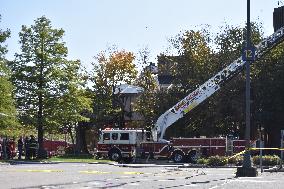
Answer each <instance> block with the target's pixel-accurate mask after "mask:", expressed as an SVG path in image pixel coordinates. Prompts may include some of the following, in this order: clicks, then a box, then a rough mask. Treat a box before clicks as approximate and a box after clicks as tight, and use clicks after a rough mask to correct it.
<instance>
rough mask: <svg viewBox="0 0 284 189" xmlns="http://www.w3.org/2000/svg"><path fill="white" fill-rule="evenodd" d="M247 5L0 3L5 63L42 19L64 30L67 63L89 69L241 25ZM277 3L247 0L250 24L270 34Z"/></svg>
mask: <svg viewBox="0 0 284 189" xmlns="http://www.w3.org/2000/svg"><path fill="white" fill-rule="evenodd" d="M246 2H247V0H203V1H201V0H0V14H1V15H2V21H1V23H0V28H1V29H5V28H9V29H10V30H11V32H12V35H11V38H10V39H8V40H7V44H8V49H9V53H8V54H7V58H8V59H13V55H14V54H15V52H19V44H18V39H19V38H18V33H19V32H20V29H21V26H22V25H28V26H30V25H31V24H33V23H34V20H35V19H36V18H38V17H41V16H43V15H45V16H46V17H47V18H49V19H50V20H51V22H52V25H53V27H55V28H63V29H64V30H65V36H64V38H63V40H64V41H65V42H66V44H67V47H68V49H69V58H70V59H80V60H81V61H82V62H83V65H85V66H86V67H90V62H92V61H93V56H95V55H96V54H98V52H100V51H102V50H105V49H107V47H109V46H112V45H116V46H117V47H118V49H125V50H128V51H132V52H134V53H137V52H138V51H139V49H142V48H144V47H146V46H147V47H148V48H149V50H150V53H151V58H150V60H151V61H153V62H155V59H156V57H157V55H158V54H160V53H162V52H165V50H166V48H167V47H168V46H169V43H168V41H167V39H168V38H170V37H173V36H174V35H176V34H178V33H179V32H180V31H182V30H190V29H196V27H197V28H198V26H200V25H205V24H209V25H211V29H212V32H213V33H214V32H217V31H218V28H219V27H220V26H224V25H225V23H227V24H230V25H235V26H237V25H240V26H243V25H244V24H245V22H246ZM277 6H278V0H251V20H252V21H258V22H262V23H263V25H264V32H265V34H266V35H269V34H271V33H272V32H273V20H272V18H273V16H272V15H273V9H274V8H276V7H277Z"/></svg>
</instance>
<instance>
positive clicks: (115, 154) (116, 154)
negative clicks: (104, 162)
mask: <svg viewBox="0 0 284 189" xmlns="http://www.w3.org/2000/svg"><path fill="white" fill-rule="evenodd" d="M108 157H109V159H110V160H112V161H117V162H119V161H120V160H121V159H122V156H121V153H120V151H119V150H118V149H111V150H110V151H109V152H108Z"/></svg>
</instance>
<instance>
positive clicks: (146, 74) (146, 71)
mask: <svg viewBox="0 0 284 189" xmlns="http://www.w3.org/2000/svg"><path fill="white" fill-rule="evenodd" d="M149 54H150V52H149V50H148V49H147V48H144V49H142V50H141V51H140V52H139V55H140V57H139V64H140V66H141V67H142V72H141V73H140V75H139V77H138V78H137V80H136V82H135V85H138V86H140V87H142V88H143V89H144V92H143V93H142V94H141V95H140V96H139V97H138V100H137V102H136V104H135V109H136V110H137V111H138V112H139V113H140V114H141V115H142V116H143V118H144V123H143V124H142V126H141V128H142V127H144V128H146V129H147V130H151V128H152V127H153V125H154V123H155V121H156V119H157V117H158V107H157V95H158V93H159V90H158V85H157V82H156V80H155V70H153V69H154V68H153V67H152V66H153V65H152V63H149Z"/></svg>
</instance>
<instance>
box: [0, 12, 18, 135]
mask: <svg viewBox="0 0 284 189" xmlns="http://www.w3.org/2000/svg"><path fill="white" fill-rule="evenodd" d="M0 22H1V15H0ZM8 37H10V30H8V29H7V30H4V31H3V30H2V29H0V91H1V96H0V128H1V130H2V131H3V129H5V128H9V129H11V128H13V127H14V126H16V125H17V124H18V123H17V120H16V108H15V104H14V99H13V93H12V90H13V86H12V83H11V82H10V81H9V79H10V70H9V68H8V67H7V60H6V59H5V54H6V53H7V48H6V46H5V45H4V44H3V43H4V42H5V41H6V39H7V38H8ZM2 134H4V133H2ZM5 134H6V133H5Z"/></svg>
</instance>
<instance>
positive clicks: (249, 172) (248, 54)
mask: <svg viewBox="0 0 284 189" xmlns="http://www.w3.org/2000/svg"><path fill="white" fill-rule="evenodd" d="M243 53H244V55H243V57H244V58H245V60H246V114H245V115H246V129H245V140H246V151H245V153H244V161H243V166H242V167H238V168H237V173H236V176H238V177H248V176H250V177H255V176H257V171H256V168H254V167H252V164H251V156H250V150H249V148H250V114H251V113H250V98H251V97H250V63H251V62H252V61H253V60H254V47H253V45H252V44H251V24H250V0H247V31H246V46H245V50H244V51H243Z"/></svg>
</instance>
